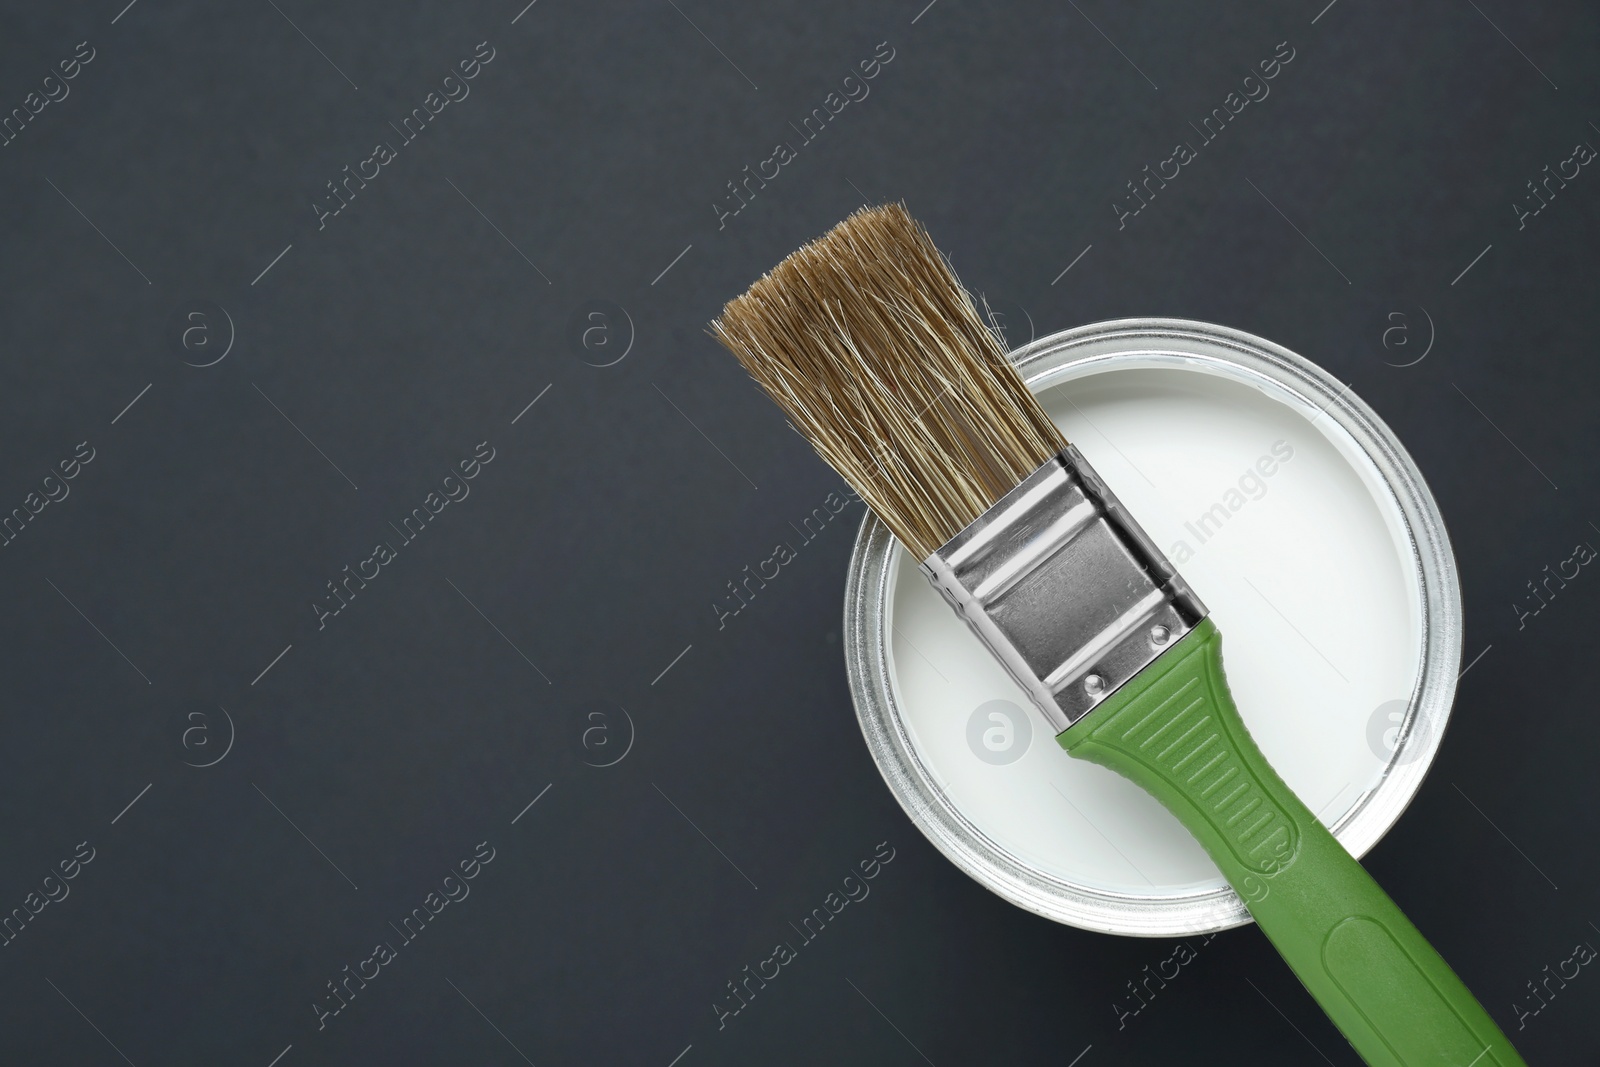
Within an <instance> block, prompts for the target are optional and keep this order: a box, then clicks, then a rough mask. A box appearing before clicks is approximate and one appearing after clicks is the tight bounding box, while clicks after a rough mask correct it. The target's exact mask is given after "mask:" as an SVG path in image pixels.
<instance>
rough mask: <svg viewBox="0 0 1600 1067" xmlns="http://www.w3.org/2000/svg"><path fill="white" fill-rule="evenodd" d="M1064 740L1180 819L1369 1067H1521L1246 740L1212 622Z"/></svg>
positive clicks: (1451, 976)
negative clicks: (1133, 783) (1230, 693)
mask: <svg viewBox="0 0 1600 1067" xmlns="http://www.w3.org/2000/svg"><path fill="white" fill-rule="evenodd" d="M1057 740H1058V741H1059V742H1060V743H1061V746H1062V747H1063V748H1065V749H1066V750H1067V751H1068V752H1070V753H1071V754H1072V755H1074V756H1078V757H1081V758H1083V759H1087V760H1091V761H1093V762H1095V763H1099V764H1101V765H1102V766H1105V767H1109V768H1111V769H1112V770H1114V771H1116V772H1117V773H1119V774H1121V775H1123V776H1124V777H1126V778H1128V779H1131V780H1132V781H1134V782H1136V783H1138V784H1139V785H1140V786H1142V787H1143V788H1144V789H1146V790H1147V791H1148V792H1150V793H1151V794H1152V795H1153V796H1154V797H1155V798H1156V799H1157V800H1159V801H1161V803H1162V804H1164V805H1166V807H1167V809H1168V810H1169V811H1171V812H1172V813H1173V814H1174V815H1176V816H1177V817H1178V818H1179V820H1180V821H1182V823H1183V825H1184V826H1185V827H1187V828H1188V830H1189V832H1190V833H1192V834H1194V836H1195V837H1196V838H1197V839H1199V841H1200V844H1201V845H1203V846H1205V850H1206V851H1207V852H1208V853H1210V855H1211V858H1212V859H1213V860H1215V861H1216V863H1217V866H1218V867H1220V868H1222V873H1223V875H1224V876H1225V877H1226V878H1227V879H1228V882H1229V884H1230V885H1232V886H1233V888H1234V889H1235V890H1237V891H1238V893H1239V895H1240V897H1242V898H1243V899H1244V902H1245V906H1246V907H1248V908H1249V909H1250V914H1251V915H1252V916H1254V917H1255V920H1256V924H1257V925H1258V926H1260V927H1261V931H1262V933H1264V934H1266V935H1267V937H1268V938H1269V939H1270V940H1271V941H1272V943H1273V945H1275V946H1276V947H1277V949H1278V951H1279V953H1281V954H1282V955H1283V958H1284V960H1285V962H1287V963H1288V964H1289V966H1290V967H1291V968H1292V969H1293V970H1294V973H1295V974H1296V975H1297V976H1298V977H1299V978H1300V981H1301V982H1303V983H1304V984H1305V987H1306V988H1307V989H1308V990H1310V992H1311V995H1312V996H1314V997H1316V999H1317V1002H1318V1003H1319V1004H1321V1005H1322V1008H1323V1010H1324V1011H1326V1012H1327V1013H1328V1017H1329V1018H1330V1019H1332V1020H1333V1022H1334V1023H1335V1025H1337V1026H1338V1027H1339V1029H1340V1030H1341V1031H1342V1032H1343V1033H1344V1036H1345V1037H1346V1038H1347V1039H1348V1040H1349V1042H1350V1044H1351V1045H1352V1046H1354V1047H1355V1050H1356V1051H1357V1052H1359V1053H1360V1054H1361V1056H1362V1058H1363V1059H1365V1060H1366V1061H1367V1063H1369V1064H1371V1065H1372V1067H1525V1065H1524V1064H1523V1060H1522V1057H1521V1056H1519V1055H1518V1054H1517V1051H1516V1050H1515V1049H1514V1048H1512V1047H1511V1042H1510V1041H1508V1040H1506V1037H1505V1035H1504V1034H1503V1033H1501V1032H1500V1028H1499V1027H1498V1026H1497V1025H1495V1022H1494V1019H1492V1018H1491V1017H1490V1015H1489V1013H1488V1012H1486V1011H1485V1010H1484V1009H1483V1006H1482V1005H1480V1004H1479V1003H1478V1002H1477V1000H1476V999H1475V998H1474V997H1473V995H1472V994H1471V992H1469V991H1468V990H1467V987H1466V986H1465V985H1463V984H1462V982H1461V979H1459V978H1457V977H1456V975H1455V972H1454V971H1452V970H1451V969H1450V965H1449V964H1447V963H1445V961H1444V960H1443V959H1442V958H1441V957H1440V956H1439V954H1438V953H1437V952H1435V951H1434V949H1433V946H1431V945H1429V944H1428V942H1427V939H1425V938H1424V937H1423V936H1422V934H1421V933H1419V932H1418V931H1417V928H1416V927H1415V926H1413V925H1411V921H1410V920H1409V919H1407V918H1406V917H1405V914H1404V913H1403V912H1401V910H1400V909H1399V908H1398V907H1397V906H1396V905H1395V903H1394V901H1392V900H1390V899H1389V896H1388V894H1386V893H1385V892H1384V891H1383V890H1382V889H1381V888H1379V886H1378V883H1376V882H1374V881H1373V880H1372V876H1371V875H1369V874H1367V872H1366V869H1365V868H1363V867H1362V866H1361V864H1360V863H1358V862H1356V860H1355V859H1354V858H1353V857H1352V856H1351V855H1350V854H1349V853H1348V852H1346V851H1345V850H1344V846H1342V845H1340V844H1339V842H1338V841H1336V840H1335V839H1334V837H1333V835H1332V834H1330V833H1328V831H1327V829H1326V828H1325V827H1324V826H1323V825H1322V823H1321V822H1320V821H1319V820H1318V819H1317V818H1316V816H1314V815H1313V814H1312V813H1311V812H1310V810H1309V809H1307V808H1306V806H1305V805H1304V804H1302V803H1301V802H1300V799H1299V798H1298V797H1296V796H1295V795H1294V792H1293V791H1292V790H1290V789H1289V787H1288V786H1287V785H1285V784H1284V782H1283V779H1281V778H1279V777H1278V775H1277V773H1276V772H1275V771H1274V770H1273V769H1272V767H1271V765H1270V764H1268V763H1267V760H1266V757H1264V756H1263V755H1262V754H1261V750H1260V749H1258V748H1257V747H1256V744H1255V742H1254V741H1253V740H1251V737H1250V733H1249V731H1248V730H1247V729H1246V728H1245V725H1244V721H1243V720H1242V719H1240V718H1239V712H1238V710H1237V709H1236V708H1235V707H1234V705H1233V698H1232V697H1231V696H1230V695H1229V693H1228V684H1227V682H1226V680H1224V678H1223V675H1222V635H1221V634H1219V633H1218V632H1217V628H1216V626H1215V625H1214V624H1213V623H1212V622H1211V620H1210V619H1206V620H1204V621H1202V622H1201V623H1200V625H1199V626H1197V627H1196V628H1195V629H1194V630H1192V631H1191V632H1189V633H1188V634H1186V635H1185V636H1184V637H1183V639H1182V640H1180V641H1178V642H1177V643H1176V644H1175V645H1173V647H1172V648H1170V649H1168V650H1167V651H1166V653H1164V654H1163V655H1162V656H1161V657H1160V658H1159V659H1157V660H1156V661H1155V662H1154V663H1152V664H1150V666H1148V667H1146V668H1145V669H1144V670H1143V671H1141V672H1139V673H1138V674H1137V675H1135V676H1134V677H1133V679H1132V680H1130V681H1129V682H1127V683H1126V684H1125V685H1123V687H1122V688H1121V689H1119V690H1118V691H1117V692H1115V693H1113V694H1112V695H1111V697H1110V698H1109V699H1107V700H1106V701H1105V702H1104V703H1102V704H1101V705H1100V706H1099V707H1097V708H1096V709H1095V710H1094V711H1093V712H1091V713H1090V714H1089V715H1088V716H1086V717H1085V718H1084V719H1083V720H1082V721H1080V722H1079V723H1077V724H1076V725H1074V726H1072V727H1071V728H1070V729H1068V730H1066V731H1064V732H1063V733H1062V734H1060V736H1059V737H1058V738H1057Z"/></svg>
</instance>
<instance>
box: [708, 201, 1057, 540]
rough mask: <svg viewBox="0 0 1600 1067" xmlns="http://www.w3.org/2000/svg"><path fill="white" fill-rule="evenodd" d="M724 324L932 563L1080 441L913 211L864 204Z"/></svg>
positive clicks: (738, 301)
mask: <svg viewBox="0 0 1600 1067" xmlns="http://www.w3.org/2000/svg"><path fill="white" fill-rule="evenodd" d="M710 331H711V334H712V336H714V337H716V338H717V340H719V341H720V342H722V344H723V345H725V346H726V347H727V348H728V349H729V350H730V351H732V352H733V354H734V355H735V356H736V357H737V358H738V359H739V361H740V363H742V364H743V365H744V367H745V369H746V370H748V371H749V372H750V375H751V377H753V378H754V379H755V380H756V382H757V383H758V384H759V385H760V386H761V387H762V388H763V389H764V390H766V392H767V393H768V395H770V396H771V397H772V399H773V400H774V401H776V402H777V404H778V405H779V407H781V408H782V409H783V410H784V412H785V413H786V414H787V415H788V416H789V420H790V422H791V424H792V425H793V426H794V427H795V429H796V430H798V431H799V432H800V433H801V435H802V436H804V437H806V438H807V439H808V440H809V441H810V442H811V444H812V446H813V447H814V448H815V449H816V451H817V452H818V454H820V455H821V456H822V458H823V459H825V460H826V461H827V462H828V463H829V464H830V465H831V466H833V468H834V469H835V470H837V471H838V472H839V473H840V474H841V475H842V476H843V477H844V478H845V480H846V481H848V482H849V483H850V484H851V485H852V486H853V487H854V488H855V489H856V491H857V492H858V493H859V494H860V495H861V496H862V498H863V499H865V500H866V501H867V503H868V504H869V505H870V506H871V507H872V509H873V510H874V511H875V512H877V513H878V515H879V516H880V517H881V518H882V519H883V520H884V521H885V522H886V523H887V524H888V525H889V527H890V529H892V530H893V531H894V533H895V535H896V536H897V537H899V539H900V540H901V542H902V543H903V544H905V546H906V547H907V548H908V549H910V550H911V551H912V552H913V553H914V554H916V556H917V558H918V559H925V558H926V557H927V556H928V555H930V554H931V553H932V552H933V551H934V550H935V549H937V548H938V547H939V546H940V545H942V544H944V543H945V542H946V541H948V540H949V539H950V538H951V537H953V536H955V534H956V533H958V532H960V530H961V529H962V528H963V527H964V526H966V525H967V524H968V523H970V522H971V521H972V520H973V519H975V518H977V517H978V516H979V515H980V514H982V513H983V512H984V511H985V510H986V509H987V508H988V507H989V506H991V505H992V504H993V503H994V502H995V501H996V500H998V499H999V498H1000V497H1001V496H1003V495H1004V494H1005V493H1006V492H1008V491H1010V489H1011V488H1012V487H1014V486H1015V485H1016V484H1017V483H1018V482H1020V481H1021V480H1022V479H1023V478H1024V477H1026V476H1027V475H1028V474H1030V473H1032V472H1033V471H1034V470H1035V469H1037V468H1038V466H1039V465H1040V464H1041V463H1043V462H1044V461H1045V460H1046V459H1048V458H1050V456H1052V455H1054V454H1055V453H1056V452H1059V451H1060V450H1061V449H1062V448H1064V447H1065V446H1066V441H1065V440H1064V439H1063V438H1062V436H1061V433H1060V431H1059V430H1057V429H1056V427H1055V425H1054V423H1052V422H1051V421H1050V419H1049V417H1048V416H1046V415H1045V413H1044V412H1043V410H1042V409H1040V407H1039V405H1038V402H1037V401H1036V400H1034V398H1033V396H1032V394H1031V393H1030V392H1029V391H1028V388H1027V386H1026V384H1024V383H1023V381H1022V379H1021V377H1020V376H1019V375H1018V374H1017V372H1016V369H1015V368H1014V367H1013V366H1012V365H1011V363H1010V361H1009V360H1008V359H1007V358H1006V353H1005V349H1004V347H1003V346H1002V344H1001V342H1000V340H999V338H998V337H997V336H996V334H995V331H993V330H992V329H991V328H990V326H989V324H988V323H987V322H986V321H985V320H984V319H983V317H982V316H981V315H980V314H979V312H978V309H977V305H976V304H975V303H974V302H973V299H972V297H971V296H970V295H969V294H968V293H967V291H966V290H965V289H964V288H962V286H961V282H960V280H959V279H957V277H956V275H955V272H954V271H953V270H952V269H951V267H950V264H949V262H948V261H947V260H946V259H945V257H944V255H943V254H942V253H941V252H940V251H939V249H938V247H937V246H936V245H934V243H933V240H932V238H930V237H929V236H928V233H927V231H926V230H925V229H923V227H922V226H921V225H920V224H919V223H918V222H917V221H916V220H915V219H913V218H912V217H911V214H910V212H909V211H907V210H906V207H905V205H904V204H903V203H890V204H883V205H880V206H877V207H863V208H859V209H857V210H856V211H854V212H853V213H851V215H850V216H849V217H848V218H846V219H845V220H844V221H843V222H841V223H839V224H838V225H837V226H835V227H834V228H833V229H831V230H829V231H828V232H827V233H826V234H824V235H823V236H821V237H819V238H817V239H816V240H814V241H810V242H808V243H807V244H805V245H803V246H802V247H800V248H799V249H797V250H796V251H795V252H793V253H791V254H790V255H789V256H788V257H787V258H785V259H784V260H783V262H781V263H779V264H778V265H777V266H776V267H774V268H773V269H772V270H770V271H768V272H767V273H766V274H764V275H762V276H761V278H760V279H758V280H757V281H756V282H755V284H753V285H751V286H750V288H749V290H748V291H746V292H745V293H744V294H742V295H741V296H738V297H736V298H734V299H733V300H730V301H729V302H728V303H727V305H726V306H725V307H724V308H723V309H722V314H721V315H720V316H718V317H717V319H716V320H715V321H713V322H712V323H711V327H710Z"/></svg>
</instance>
